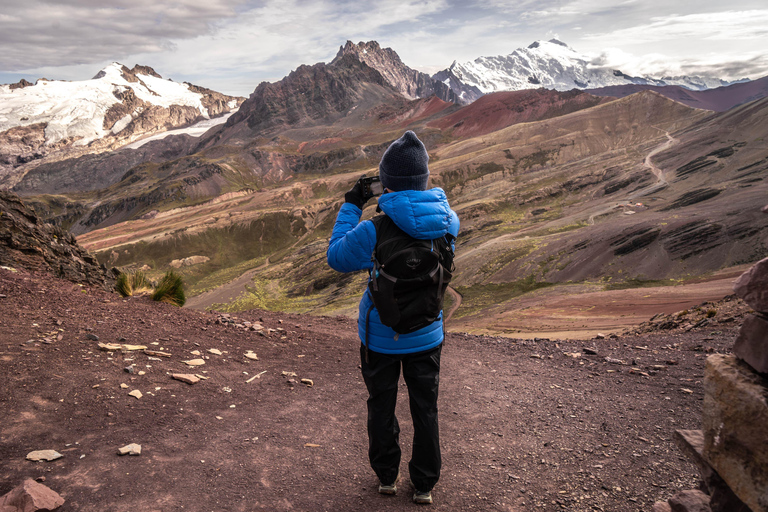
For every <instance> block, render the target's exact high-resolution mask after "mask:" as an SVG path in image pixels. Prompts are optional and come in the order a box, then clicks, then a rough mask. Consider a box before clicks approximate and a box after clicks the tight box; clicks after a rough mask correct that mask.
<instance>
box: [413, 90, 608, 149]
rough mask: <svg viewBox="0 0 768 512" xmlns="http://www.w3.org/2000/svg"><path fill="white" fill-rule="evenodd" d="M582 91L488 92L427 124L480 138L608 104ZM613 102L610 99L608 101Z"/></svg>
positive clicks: (455, 134) (459, 135) (457, 134)
mask: <svg viewBox="0 0 768 512" xmlns="http://www.w3.org/2000/svg"><path fill="white" fill-rule="evenodd" d="M606 100H607V99H606V98H597V97H595V96H592V95H591V94H587V93H584V92H582V91H577V90H572V91H567V92H560V91H551V90H549V89H532V90H525V91H507V92H497V93H493V94H487V95H485V96H483V97H482V98H480V99H478V100H477V101H475V102H474V103H472V104H471V105H468V106H466V107H464V108H462V109H461V110H458V111H457V112H455V113H453V114H450V115H448V116H446V117H443V118H442V119H439V120H436V121H433V122H431V123H429V124H428V125H427V126H429V127H433V128H439V129H441V130H449V129H451V128H452V129H453V130H452V135H453V136H454V137H476V136H478V135H484V134H486V133H491V132H494V131H496V130H500V129H502V128H505V127H507V126H511V125H513V124H518V123H528V122H532V121H540V120H542V119H549V118H552V117H557V116H562V115H565V114H569V113H571V112H576V111H577V110H582V109H585V108H589V107H594V106H595V105H597V104H599V103H604V102H605V101H606ZM607 101H610V100H607Z"/></svg>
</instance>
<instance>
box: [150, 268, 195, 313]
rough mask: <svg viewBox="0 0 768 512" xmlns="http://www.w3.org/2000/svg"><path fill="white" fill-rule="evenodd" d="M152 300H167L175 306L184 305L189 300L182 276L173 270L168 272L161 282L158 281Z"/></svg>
mask: <svg viewBox="0 0 768 512" xmlns="http://www.w3.org/2000/svg"><path fill="white" fill-rule="evenodd" d="M152 300H155V301H158V302H166V303H168V304H173V305H174V306H179V307H181V306H183V305H184V303H185V302H186V301H187V298H186V296H185V295H184V282H183V281H182V280H181V276H180V275H178V274H177V273H175V272H173V271H169V272H166V273H165V275H164V276H163V278H162V279H160V282H159V283H157V286H156V287H155V291H154V292H153V293H152Z"/></svg>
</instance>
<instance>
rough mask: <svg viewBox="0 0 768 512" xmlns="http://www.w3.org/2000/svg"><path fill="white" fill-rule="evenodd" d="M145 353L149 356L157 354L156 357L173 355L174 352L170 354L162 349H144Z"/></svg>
mask: <svg viewBox="0 0 768 512" xmlns="http://www.w3.org/2000/svg"><path fill="white" fill-rule="evenodd" d="M144 353H145V354H147V355H148V356H155V357H171V356H172V355H173V354H170V353H168V352H162V351H160V350H144Z"/></svg>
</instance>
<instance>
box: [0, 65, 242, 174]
mask: <svg viewBox="0 0 768 512" xmlns="http://www.w3.org/2000/svg"><path fill="white" fill-rule="evenodd" d="M242 101H243V98H235V97H232V96H226V95H223V94H220V93H218V92H215V91H211V90H209V89H205V88H202V87H198V86H195V85H192V84H188V83H177V82H173V81H171V80H165V79H163V78H162V77H161V76H160V75H159V74H157V73H156V72H155V71H154V70H153V69H152V68H150V67H147V66H135V67H134V68H133V69H128V68H127V67H125V66H123V65H122V64H119V63H117V62H115V63H112V64H110V65H109V66H107V67H106V68H104V69H102V70H101V71H99V73H98V74H97V75H96V76H95V77H93V78H92V79H91V80H82V81H74V82H68V81H59V80H46V79H40V80H38V81H37V83H36V84H34V85H32V84H30V83H29V82H26V81H23V82H20V83H19V84H13V85H0V170H2V168H3V167H4V168H5V169H6V170H7V169H8V167H9V166H10V167H16V166H18V165H22V164H24V163H27V162H29V161H32V160H37V159H40V158H43V157H45V156H46V155H47V154H49V153H51V152H54V151H57V150H60V149H66V148H76V147H83V146H89V147H90V148H91V149H93V150H99V149H111V148H114V147H117V146H120V145H122V144H125V143H129V142H131V141H133V140H136V139H138V138H140V137H142V136H144V135H147V134H151V133H157V132H161V131H165V130H168V129H171V128H177V127H181V126H187V125H189V124H191V123H193V122H195V121H198V120H202V119H209V118H211V117H215V116H218V115H221V114H223V113H226V112H229V111H231V110H233V109H236V108H237V107H238V106H239V104H240V103H242Z"/></svg>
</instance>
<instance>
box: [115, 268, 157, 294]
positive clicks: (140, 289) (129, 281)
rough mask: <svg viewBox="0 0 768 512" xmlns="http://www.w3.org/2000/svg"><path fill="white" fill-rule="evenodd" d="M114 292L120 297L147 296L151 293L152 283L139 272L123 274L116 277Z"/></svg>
mask: <svg viewBox="0 0 768 512" xmlns="http://www.w3.org/2000/svg"><path fill="white" fill-rule="evenodd" d="M115 290H116V291H117V293H119V294H120V296H122V297H132V296H134V295H147V294H150V293H152V283H150V282H149V279H147V277H146V276H145V275H144V272H142V271H141V270H137V271H136V272H131V273H129V274H126V273H124V272H123V273H121V274H120V275H119V276H118V277H117V282H116V283H115Z"/></svg>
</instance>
